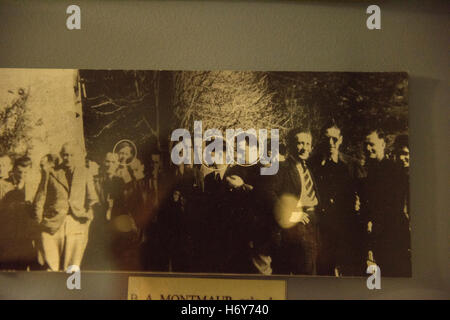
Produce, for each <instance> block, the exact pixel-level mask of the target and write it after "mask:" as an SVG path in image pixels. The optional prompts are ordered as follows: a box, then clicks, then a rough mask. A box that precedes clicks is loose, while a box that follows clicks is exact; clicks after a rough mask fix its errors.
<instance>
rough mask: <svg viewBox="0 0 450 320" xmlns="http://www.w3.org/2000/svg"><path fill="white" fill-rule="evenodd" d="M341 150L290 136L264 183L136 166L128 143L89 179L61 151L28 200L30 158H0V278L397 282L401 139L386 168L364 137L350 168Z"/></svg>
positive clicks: (326, 132)
mask: <svg viewBox="0 0 450 320" xmlns="http://www.w3.org/2000/svg"><path fill="white" fill-rule="evenodd" d="M343 141H344V136H343V128H341V126H340V125H339V124H337V123H336V122H335V121H330V122H328V123H327V124H325V125H324V127H323V129H322V131H321V132H320V137H319V139H318V140H317V142H316V141H314V140H313V135H312V133H311V131H310V130H309V129H308V128H295V129H292V130H290V132H289V133H288V135H287V138H286V153H285V154H281V155H280V159H281V158H283V160H284V161H281V162H280V166H279V171H278V173H277V174H275V175H273V176H264V175H261V174H260V170H259V169H260V166H261V164H259V163H256V164H253V165H245V166H242V165H227V164H215V165H213V166H210V167H207V166H205V165H186V164H181V165H178V166H175V165H173V164H172V163H170V162H169V161H167V165H165V166H164V165H163V164H166V162H164V161H163V160H164V159H165V157H164V155H162V154H160V153H158V152H155V153H154V154H152V155H151V159H141V160H147V161H149V160H150V161H149V162H148V163H145V164H144V161H141V160H139V159H138V157H137V156H138V152H137V149H136V147H135V146H134V144H133V143H132V142H131V141H123V142H121V143H120V144H118V145H117V146H116V148H115V150H114V152H107V153H106V154H105V156H104V158H103V162H102V163H100V165H99V168H98V169H97V168H96V167H97V166H96V164H95V163H94V162H93V161H89V160H86V157H85V156H84V155H85V153H84V150H83V148H81V146H79V145H78V144H76V143H65V144H64V145H63V146H62V147H61V150H60V154H59V156H57V155H52V154H49V155H46V156H45V157H44V158H43V159H42V160H41V162H40V164H39V165H40V171H41V179H40V182H39V184H38V185H37V186H34V187H33V188H32V189H33V190H32V191H31V190H30V191H27V190H28V188H31V187H29V186H28V185H27V170H29V169H30V168H31V166H32V165H34V164H32V163H31V160H30V159H29V158H28V157H26V156H24V157H20V158H17V159H15V160H14V163H12V162H11V158H10V157H8V156H7V155H1V156H0V228H1V230H0V231H1V233H0V268H1V269H3V270H35V269H41V270H42V269H44V270H52V271H61V270H66V269H67V268H68V267H69V266H71V265H77V266H80V268H81V269H82V270H83V269H85V270H93V269H95V270H135V271H136V270H137V271H158V272H161V271H162V272H166V271H169V272H189V273H190V272H195V273H221V274H227V273H239V274H253V273H259V274H264V275H271V274H283V275H329V276H358V275H365V274H366V268H367V265H368V264H376V265H378V266H379V267H380V269H381V272H382V275H384V276H410V275H411V256H410V223H409V219H410V211H409V173H408V169H409V144H408V137H407V136H406V135H398V136H397V137H396V139H395V142H394V144H393V152H392V154H391V155H390V156H389V157H388V155H387V151H386V150H387V149H386V143H387V138H386V136H385V134H384V133H383V132H382V130H381V129H380V128H374V129H371V130H368V132H367V133H366V135H365V136H364V137H363V139H362V143H363V148H362V149H363V150H364V152H365V157H364V159H365V160H364V162H362V161H359V160H356V159H354V158H352V157H350V156H348V155H346V154H344V153H343V152H342V151H341V149H342V148H341V146H342V144H343ZM280 149H282V148H280ZM167 159H168V157H167Z"/></svg>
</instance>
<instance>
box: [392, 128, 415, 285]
mask: <svg viewBox="0 0 450 320" xmlns="http://www.w3.org/2000/svg"><path fill="white" fill-rule="evenodd" d="M408 140H409V139H408V136H407V135H406V134H401V135H398V136H397V137H396V138H395V142H394V160H395V164H396V169H397V173H396V175H397V178H396V179H395V190H396V193H397V196H396V201H395V205H394V210H395V211H394V212H395V217H396V225H397V226H398V229H397V230H395V234H394V235H395V238H394V239H393V241H392V246H391V248H392V250H395V254H394V255H395V257H396V261H397V263H396V265H395V271H394V273H395V274H396V275H399V276H408V277H410V276H411V227H410V215H411V212H410V206H409V203H410V201H409V141H408Z"/></svg>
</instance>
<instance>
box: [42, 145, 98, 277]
mask: <svg viewBox="0 0 450 320" xmlns="http://www.w3.org/2000/svg"><path fill="white" fill-rule="evenodd" d="M83 154H84V152H83V150H82V149H81V147H80V146H79V145H77V144H76V143H70V142H69V143H65V144H64V145H63V146H62V148H61V153H60V156H61V159H62V163H61V165H60V166H58V167H56V168H55V169H54V170H53V169H48V168H47V167H46V166H45V165H43V166H42V180H41V183H40V185H39V188H38V191H37V194H36V198H35V202H34V217H35V219H36V220H37V222H38V223H39V225H40V227H41V232H40V237H39V241H38V259H39V263H40V264H41V265H43V266H46V267H47V268H48V269H49V270H51V271H59V270H66V269H67V268H68V267H69V266H71V265H76V266H80V265H81V262H82V259H83V255H84V251H85V249H86V245H87V242H88V233H89V225H90V222H91V220H92V218H93V208H92V207H93V205H94V204H95V203H97V202H98V200H97V195H96V192H95V188H94V183H93V178H92V176H91V175H90V173H89V172H88V170H87V169H86V167H85V166H84V162H83Z"/></svg>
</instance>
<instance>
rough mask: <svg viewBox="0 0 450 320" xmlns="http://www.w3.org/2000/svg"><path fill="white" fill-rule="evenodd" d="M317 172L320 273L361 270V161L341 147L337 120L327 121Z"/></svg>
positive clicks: (314, 163) (316, 160) (315, 160)
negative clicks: (358, 209)
mask: <svg viewBox="0 0 450 320" xmlns="http://www.w3.org/2000/svg"><path fill="white" fill-rule="evenodd" d="M320 139H321V141H320V143H319V146H318V148H316V150H317V153H316V154H315V156H314V157H313V159H312V166H313V169H312V170H313V173H314V176H315V178H316V181H317V189H318V192H319V196H320V199H321V203H320V206H319V210H318V211H319V220H320V221H319V233H320V250H319V263H318V269H319V270H318V273H319V274H321V275H330V276H331V275H336V276H340V275H354V274H357V273H359V274H360V273H361V272H362V271H363V270H364V269H363V263H362V262H363V259H362V257H360V250H359V249H358V244H359V243H360V242H361V239H360V238H361V236H362V234H361V235H359V237H358V234H357V233H358V231H359V230H360V226H359V223H358V221H359V216H358V215H357V213H356V210H355V204H356V197H357V188H356V178H357V177H356V176H355V175H356V172H357V171H359V172H361V169H359V170H354V168H356V167H357V162H356V160H354V159H351V158H350V157H349V156H347V155H345V154H343V153H342V152H341V151H340V147H341V145H342V142H343V136H342V132H341V128H340V126H339V125H338V124H337V123H336V121H335V120H334V119H333V120H330V121H329V122H327V123H326V124H325V125H324V126H323V128H322V132H321V137H320Z"/></svg>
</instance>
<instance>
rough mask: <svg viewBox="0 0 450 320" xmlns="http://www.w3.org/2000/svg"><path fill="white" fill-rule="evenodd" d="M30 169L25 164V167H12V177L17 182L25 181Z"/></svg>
mask: <svg viewBox="0 0 450 320" xmlns="http://www.w3.org/2000/svg"><path fill="white" fill-rule="evenodd" d="M29 171H30V167H29V166H26V167H22V166H17V167H15V168H14V178H15V180H16V181H17V182H19V183H20V182H22V181H25V180H26V179H27V176H28V172H29Z"/></svg>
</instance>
